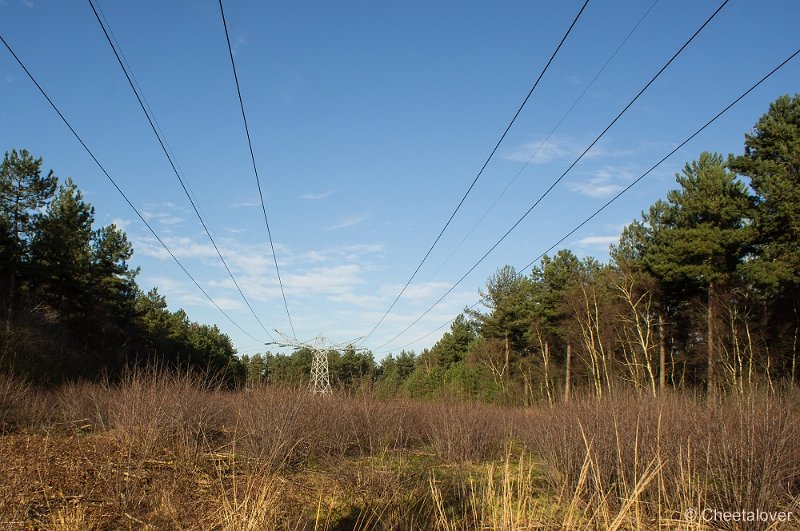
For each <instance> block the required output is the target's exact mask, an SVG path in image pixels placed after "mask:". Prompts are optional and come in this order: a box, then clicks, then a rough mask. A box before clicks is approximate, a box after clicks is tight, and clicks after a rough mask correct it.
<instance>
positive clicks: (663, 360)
mask: <svg viewBox="0 0 800 531" xmlns="http://www.w3.org/2000/svg"><path fill="white" fill-rule="evenodd" d="M666 388H667V348H666V345H664V316H663V315H662V314H661V313H660V312H659V314H658V390H659V392H661V393H663V392H664V390H666Z"/></svg>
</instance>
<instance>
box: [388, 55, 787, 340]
mask: <svg viewBox="0 0 800 531" xmlns="http://www.w3.org/2000/svg"><path fill="white" fill-rule="evenodd" d="M799 54H800V49H797V50H795V52H794V53H792V54H791V55H790V56H789V57H787V58H786V59H784V60H783V61H782V62H781V63H780V64H779V65H778V66H776V67H775V68H773V69H772V70H770V71H769V73H767V74H766V75H764V76H763V77H762V78H761V79H759V80H758V81H756V82H755V83H754V84H753V85H752V86H750V88H748V89H747V90H746V91H744V92H743V93H742V94H740V95H739V96H738V97H737V98H736V99H735V100H733V101H732V102H731V103H729V104H728V105H726V106H725V108H723V109H722V110H721V111H719V112H718V113H717V114H715V115H714V117H712V118H711V119H710V120H708V121H707V122H706V123H705V124H703V125H702V126H701V127H700V128H699V129H697V130H696V131H695V132H694V133H692V134H691V135H689V136H688V137H686V139H685V140H684V141H682V142H681V143H680V144H678V146H676V147H675V148H674V149H673V150H672V151H670V152H669V153H667V154H666V155H664V156H663V157H662V158H661V159H660V160H659V161H658V162H656V163H655V164H653V165H652V166H651V167H650V169H648V170H647V171H646V172H644V173H643V174H641V175H640V176H639V177H637V178H636V179H635V180H633V181H632V182H631V183H630V184H628V185H627V186H626V187H625V188H623V189H622V190H620V191H619V192H618V193H617V194H616V195H615V196H614V197H612V198H611V199H609V200H608V201H607V202H606V203H605V204H603V205H602V206H601V207H600V208H598V209H597V210H595V211H594V212H593V213H592V214H591V215H590V216H589V217H587V218H586V219H584V220H583V221H581V222H580V223H579V224H578V225H576V226H575V228H573V229H572V230H570V231H569V232H568V233H566V234H565V235H564V236H562V237H561V238H560V239H559V240H558V241H557V242H555V243H554V244H553V245H551V246H550V247H548V248H547V250H545V251H544V252H543V253H541V254H540V255H539V256H537V257H536V258H534V259H533V260H531V261H530V262H528V264H526V265H525V266H523V267H522V268H520V269H519V270H518V271H525V270H527V269H529V268H531V267H533V265H534V264H535V263H536V262H538V261H539V260H541V259H542V258H544V256H545V255H546V254H547V253H549V252H550V251H552V250H553V249H555V248H556V247H557V246H559V245H560V244H561V243H562V242H563V241H564V240H566V239H567V238H569V237H570V236H572V235H573V234H575V233H576V232H577V231H579V230H580V229H581V228H582V227H583V226H585V225H586V224H587V223H589V222H590V221H591V220H593V219H594V218H595V217H597V216H598V215H599V214H600V213H601V212H603V211H604V210H605V209H606V208H608V207H609V206H610V205H611V204H612V203H613V202H615V201H616V200H617V199H619V198H620V197H621V196H622V195H623V194H625V193H626V192H627V191H628V190H630V189H631V188H633V187H634V186H635V185H636V184H638V183H639V182H640V181H641V180H643V179H644V178H645V177H647V176H648V175H650V174H651V173H652V172H653V171H654V170H655V169H656V168H658V167H659V166H660V165H661V164H663V163H664V162H665V161H666V160H667V159H668V158H670V157H671V156H672V155H674V154H675V153H677V152H678V150H679V149H681V148H682V147H683V146H685V145H686V144H688V143H689V142H690V141H692V140H693V139H694V138H695V137H696V136H697V135H699V134H700V133H702V132H703V131H704V130H705V129H706V128H708V127H709V126H710V125H711V124H713V123H714V122H716V121H717V120H718V119H719V118H720V117H722V115H724V114H725V113H726V112H728V111H729V110H730V109H731V108H732V107H733V106H735V105H736V104H738V103H739V102H740V101H741V100H743V99H744V98H745V97H746V96H747V95H749V94H750V93H751V92H753V91H754V90H755V89H756V88H758V87H759V86H760V85H761V84H762V83H764V82H765V81H766V80H767V79H769V78H770V77H772V75H774V74H775V73H776V72H777V71H778V70H780V69H781V68H783V67H784V66H785V65H786V64H787V63H789V61H791V60H792V59H794V58H795V57H796V56H797V55H799ZM440 301H441V299H440ZM480 303H481V301H478V302H476V303H475V304H473V305H471V306H468V309H473V308H475V307H476V306H478V305H479V304H480ZM437 304H438V302H437ZM454 320H455V318H453V319H450V320H449V321H447V322H446V323H444V324H442V325H440V326H439V327H437V328H435V329H433V330H431V331H430V332H428V333H427V334H425V335H423V336H421V337H418V338H417V339H415V340H414V341H411V342H410V343H406V344H405V345H402V346H401V347H397V348H400V349H403V348H406V347H408V346H410V345H413V344H414V343H417V342H418V341H421V340H423V339H425V338H426V337H428V336H430V335H431V334H433V333H435V332H437V331H439V330H441V329H442V328H444V327H445V326H447V325H448V324H450V323H452V322H453V321H454ZM416 322H417V321H415V323H416ZM406 330H407V329H406ZM404 332H405V331H404ZM397 337H399V335H398V336H395V337H394V338H392V340H391V341H394V339H397ZM391 341H389V342H391ZM389 342H387V343H384V344H383V345H381V346H380V347H378V348H383V347H384V346H385V345H387V344H388V343H389Z"/></svg>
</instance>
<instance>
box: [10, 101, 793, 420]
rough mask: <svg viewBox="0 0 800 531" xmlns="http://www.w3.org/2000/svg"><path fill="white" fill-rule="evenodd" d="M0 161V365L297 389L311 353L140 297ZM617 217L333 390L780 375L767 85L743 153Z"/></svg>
mask: <svg viewBox="0 0 800 531" xmlns="http://www.w3.org/2000/svg"><path fill="white" fill-rule="evenodd" d="M43 168H44V166H43V160H42V158H36V156H35V155H33V154H31V153H29V152H28V151H27V150H25V149H20V150H17V149H11V150H10V151H8V152H6V154H5V157H4V159H3V163H2V171H0V249H2V253H1V254H0V293H2V300H3V304H2V308H0V312H1V314H2V330H1V331H0V340H2V341H1V343H2V346H1V347H0V370H2V371H4V372H8V373H13V374H16V375H19V376H22V377H24V378H27V379H29V380H30V381H32V382H36V383H40V384H54V383H58V382H63V381H65V380H76V379H88V380H98V379H101V378H111V379H112V380H113V379H116V378H119V377H120V376H121V375H122V374H123V372H124V371H125V369H126V368H131V367H135V366H136V367H144V366H148V365H153V364H156V365H160V366H163V367H171V368H188V369H196V370H202V371H211V372H214V373H218V374H220V375H222V376H224V379H225V381H226V382H228V385H232V386H248V387H252V386H260V385H270V384H292V385H304V384H305V383H306V382H307V380H308V375H309V371H310V365H311V352H310V351H307V350H304V349H300V350H297V351H295V352H294V353H292V354H280V353H277V354H274V353H270V352H265V353H264V354H256V355H254V356H242V357H241V358H239V357H237V355H236V350H235V349H234V347H233V345H232V343H231V341H230V339H229V338H228V337H227V336H226V335H225V334H223V333H221V332H220V330H219V329H218V328H217V327H216V326H213V325H204V324H198V323H194V322H192V321H191V320H190V319H189V316H188V315H187V314H186V312H185V311H183V310H178V311H175V312H172V311H169V310H168V309H167V301H166V300H165V298H164V297H163V296H162V295H160V294H159V293H158V291H157V289H153V290H151V291H149V292H146V293H145V292H144V291H142V290H141V289H140V288H139V286H138V285H137V283H136V276H137V274H138V272H139V271H138V270H137V269H133V268H132V267H131V266H130V265H129V260H130V259H131V257H132V255H133V252H134V249H133V246H132V245H131V243H130V242H129V240H128V238H127V236H126V234H125V233H124V232H123V231H122V230H121V229H119V228H118V227H116V226H114V225H113V224H112V225H109V226H104V227H95V222H94V209H93V207H92V206H91V205H90V204H89V203H88V202H87V201H86V200H85V198H84V196H83V194H82V193H81V191H80V190H79V189H78V188H77V186H76V185H75V184H74V183H73V182H72V180H71V179H69V178H68V179H64V180H59V178H58V177H57V176H56V175H55V174H54V173H53V171H49V172H47V173H45V171H44V169H43ZM676 181H677V187H676V188H675V189H674V190H672V191H670V192H669V193H668V194H667V197H666V198H665V199H662V200H658V201H657V202H656V203H654V204H653V205H651V206H650V207H649V208H647V209H646V210H645V211H644V212H643V213H642V216H641V219H638V220H634V221H633V222H631V223H630V224H629V225H627V226H626V227H625V228H624V229H623V231H622V234H621V235H620V239H619V243H618V244H616V245H613V246H612V248H611V253H610V261H609V262H608V263H601V262H599V261H597V260H595V259H594V258H591V257H587V258H584V259H579V258H578V257H576V255H575V254H574V253H573V252H572V251H570V250H568V249H563V250H560V251H558V252H557V253H556V254H554V255H553V256H544V257H543V258H542V259H541V261H540V262H539V263H538V264H537V265H535V266H534V267H533V268H532V270H531V271H524V272H518V271H515V270H514V269H513V268H512V267H510V266H504V267H501V268H499V269H498V270H497V272H496V273H495V274H494V275H493V276H492V277H491V278H489V279H488V281H487V282H486V285H485V288H484V289H483V290H481V292H480V296H481V300H482V307H483V308H484V310H482V311H481V310H480V309H477V310H476V309H475V308H467V309H465V311H464V313H462V314H461V315H459V316H458V317H457V318H456V319H454V320H453V322H452V324H451V327H450V330H449V331H448V332H446V333H445V334H444V335H443V337H442V338H441V339H440V340H439V341H438V342H437V343H436V344H435V345H434V346H433V347H432V348H430V349H425V350H423V351H421V352H419V353H415V352H413V351H401V352H399V353H396V354H389V355H388V356H386V357H385V358H383V359H381V360H375V358H374V357H373V355H372V353H370V352H368V351H367V352H361V351H358V352H357V351H356V350H355V349H350V350H345V351H343V352H340V353H337V352H334V353H332V354H331V356H330V360H329V363H330V367H331V381H332V384H334V386H335V387H337V388H339V389H343V390H348V391H353V392H369V393H375V394H376V395H378V396H382V397H390V396H402V397H409V398H441V397H452V398H464V399H469V400H481V401H486V402H493V403H502V404H517V405H520V404H530V403H532V402H533V401H536V400H547V401H551V402H552V401H556V400H568V399H569V397H570V395H571V394H572V393H574V392H581V393H590V394H592V395H595V396H597V397H602V396H603V395H604V394H607V393H612V392H614V390H617V389H623V388H626V389H627V388H632V389H635V390H637V391H640V392H643V393H646V394H650V395H654V396H655V395H656V394H657V393H659V391H662V390H664V389H666V388H689V389H701V390H705V391H709V392H711V391H717V390H720V391H723V390H724V391H731V392H739V393H741V392H744V391H745V390H746V389H750V388H752V387H754V386H756V387H765V388H769V389H774V388H775V387H781V386H793V385H795V383H796V382H797V379H798V366H797V365H798V359H797V347H798V338H799V335H800V290H799V288H800V246H798V241H800V96H797V95H796V96H794V97H791V96H788V95H787V96H783V97H780V98H778V99H777V100H776V101H775V102H773V103H772V104H771V106H770V108H769V110H768V112H767V113H766V114H764V115H763V116H762V117H761V118H760V119H759V120H758V122H757V123H756V124H755V126H754V128H753V130H752V131H750V132H749V133H747V134H746V135H745V142H744V151H743V153H741V154H738V155H728V156H727V157H725V156H723V155H721V154H717V153H707V152H704V153H701V154H700V155H699V156H698V158H697V159H696V160H693V161H690V162H687V163H686V164H685V166H684V168H683V170H682V171H681V172H680V173H678V174H677V175H676Z"/></svg>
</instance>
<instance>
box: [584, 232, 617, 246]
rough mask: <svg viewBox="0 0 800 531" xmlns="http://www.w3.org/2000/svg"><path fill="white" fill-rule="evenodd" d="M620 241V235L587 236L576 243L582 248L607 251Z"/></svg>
mask: <svg viewBox="0 0 800 531" xmlns="http://www.w3.org/2000/svg"><path fill="white" fill-rule="evenodd" d="M618 241H619V235H618V234H616V235H613V236H586V237H585V238H581V239H580V240H578V241H577V242H575V243H576V244H578V245H580V246H581V247H601V248H604V249H605V248H607V247H608V246H609V245H611V244H613V243H617V242H618Z"/></svg>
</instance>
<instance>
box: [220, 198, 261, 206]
mask: <svg viewBox="0 0 800 531" xmlns="http://www.w3.org/2000/svg"><path fill="white" fill-rule="evenodd" d="M254 206H261V201H260V200H258V199H243V200H241V201H234V202H233V203H230V204H229V205H228V208H249V207H254Z"/></svg>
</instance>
